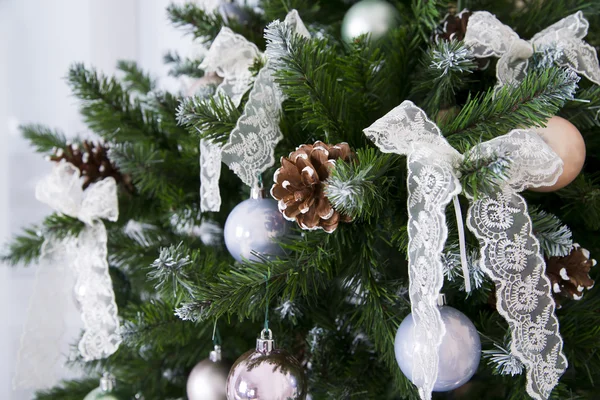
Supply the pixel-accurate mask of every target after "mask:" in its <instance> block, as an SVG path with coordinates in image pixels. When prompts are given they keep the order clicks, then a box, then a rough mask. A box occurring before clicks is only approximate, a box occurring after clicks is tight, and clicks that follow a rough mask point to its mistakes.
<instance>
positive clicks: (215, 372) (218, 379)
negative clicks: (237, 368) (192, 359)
mask: <svg viewBox="0 0 600 400" xmlns="http://www.w3.org/2000/svg"><path fill="white" fill-rule="evenodd" d="M228 373H229V368H228V367H227V365H225V363H224V362H223V361H222V360H221V346H215V349H214V350H213V351H211V352H210V357H209V358H207V359H206V360H203V361H200V362H199V363H198V364H196V366H195V367H194V369H192V372H190V376H189V377H188V380H187V386H186V393H187V397H188V399H189V400H226V399H227V395H226V393H225V385H226V383H227V374H228Z"/></svg>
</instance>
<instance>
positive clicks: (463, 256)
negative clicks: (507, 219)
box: [452, 195, 471, 293]
mask: <svg viewBox="0 0 600 400" xmlns="http://www.w3.org/2000/svg"><path fill="white" fill-rule="evenodd" d="M452 204H453V205H454V215H456V227H457V228H458V229H457V230H458V246H459V248H460V264H461V266H462V271H463V278H464V279H465V291H466V292H467V293H470V292H471V276H470V274H469V264H468V262H467V242H466V240H465V223H464V222H463V216H462V211H461V209H460V202H459V201H458V195H457V196H454V198H453V199H452Z"/></svg>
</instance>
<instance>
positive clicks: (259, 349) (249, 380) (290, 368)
mask: <svg viewBox="0 0 600 400" xmlns="http://www.w3.org/2000/svg"><path fill="white" fill-rule="evenodd" d="M267 334H268V336H267ZM227 399H228V400H250V399H252V400H304V399H306V378H305V376H304V370H303V369H302V367H301V366H300V363H298V361H296V359H295V358H294V357H292V356H291V355H290V354H288V353H287V352H286V351H284V350H279V349H275V348H274V341H273V340H272V336H271V331H263V332H262V333H261V338H259V339H257V340H256V350H250V351H248V352H246V353H245V354H243V355H242V356H241V357H240V358H238V359H237V361H236V362H235V364H233V367H231V371H230V372H229V377H228V378H227Z"/></svg>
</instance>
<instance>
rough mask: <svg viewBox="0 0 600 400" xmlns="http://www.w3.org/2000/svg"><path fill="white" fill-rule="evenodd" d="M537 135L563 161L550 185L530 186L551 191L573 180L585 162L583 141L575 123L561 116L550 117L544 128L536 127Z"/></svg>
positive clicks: (538, 189)
mask: <svg viewBox="0 0 600 400" xmlns="http://www.w3.org/2000/svg"><path fill="white" fill-rule="evenodd" d="M536 132H537V133H538V135H540V136H541V137H542V139H544V141H545V142H546V143H547V144H548V146H550V147H551V148H552V150H554V152H555V153H556V154H557V155H558V156H559V157H560V158H561V160H562V161H563V172H562V174H561V175H560V176H559V177H558V180H557V181H556V183H555V184H554V185H552V186H540V187H538V188H531V190H533V191H534V192H552V191H555V190H558V189H562V188H564V187H565V186H567V185H568V184H569V183H571V182H573V181H574V180H575V178H577V175H579V173H580V172H581V170H582V168H583V164H584V163H585V142H584V140H583V137H582V136H581V133H579V130H578V129H577V127H575V125H573V124H572V123H570V122H569V121H567V120H566V119H564V118H561V117H552V118H550V119H549V120H548V122H546V127H545V128H536Z"/></svg>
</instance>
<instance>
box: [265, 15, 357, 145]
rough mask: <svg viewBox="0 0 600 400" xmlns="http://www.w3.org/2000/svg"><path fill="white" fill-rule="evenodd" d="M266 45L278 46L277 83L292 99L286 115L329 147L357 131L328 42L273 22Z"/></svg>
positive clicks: (275, 60)
mask: <svg viewBox="0 0 600 400" xmlns="http://www.w3.org/2000/svg"><path fill="white" fill-rule="evenodd" d="M265 37H266V39H267V42H269V43H272V44H276V45H277V47H275V46H272V47H271V49H270V51H271V52H272V54H273V57H272V60H273V61H272V62H273V63H274V64H273V65H274V67H275V68H276V73H275V75H276V77H277V82H278V83H279V84H280V87H281V89H282V90H283V92H284V93H285V94H286V96H287V97H288V98H289V100H288V101H287V102H286V103H284V107H285V109H286V110H287V111H290V112H298V113H300V114H301V115H302V118H301V121H300V122H301V124H302V125H303V126H304V127H306V128H307V129H310V130H313V131H317V132H316V133H315V139H318V138H319V136H320V138H321V139H322V138H323V137H325V141H326V142H328V143H335V142H340V141H343V140H345V139H346V138H347V137H348V135H349V134H351V132H353V131H354V132H356V131H357V129H358V128H357V127H353V126H350V125H348V121H350V120H351V118H350V117H349V115H348V114H347V112H348V107H347V96H346V91H345V90H344V89H343V87H342V85H341V83H340V81H339V80H338V76H337V75H338V74H337V70H336V69H335V68H332V67H334V66H335V65H337V54H336V51H335V48H334V47H332V46H331V45H330V44H329V43H328V41H327V40H325V39H305V38H301V37H299V36H297V35H294V34H292V32H291V29H290V28H289V27H287V26H286V25H285V24H283V23H278V22H274V23H271V24H270V25H269V27H267V30H266V31H265Z"/></svg>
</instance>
